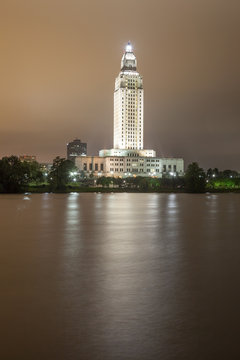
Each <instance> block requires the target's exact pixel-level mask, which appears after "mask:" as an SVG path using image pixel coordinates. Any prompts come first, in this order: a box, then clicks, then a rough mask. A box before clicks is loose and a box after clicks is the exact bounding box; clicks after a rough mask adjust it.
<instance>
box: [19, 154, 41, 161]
mask: <svg viewBox="0 0 240 360" xmlns="http://www.w3.org/2000/svg"><path fill="white" fill-rule="evenodd" d="M19 160H20V161H21V162H24V161H26V162H33V161H37V157H36V156H35V155H20V156H19Z"/></svg>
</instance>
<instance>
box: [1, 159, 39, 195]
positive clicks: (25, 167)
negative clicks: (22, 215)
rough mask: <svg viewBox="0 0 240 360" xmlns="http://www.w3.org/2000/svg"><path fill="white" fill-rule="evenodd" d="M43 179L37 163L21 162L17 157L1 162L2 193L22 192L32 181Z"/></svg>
mask: <svg viewBox="0 0 240 360" xmlns="http://www.w3.org/2000/svg"><path fill="white" fill-rule="evenodd" d="M40 179H42V172H41V170H40V165H39V164H38V163H37V162H36V161H35V162H33V163H32V162H30V163H28V162H26V161H24V162H21V161H20V160H19V158H18V157H17V156H13V155H12V156H10V157H4V158H2V160H0V184H1V186H0V190H1V192H9V193H11V192H13V193H14V192H20V191H23V189H24V187H25V186H26V185H28V184H29V183H30V182H31V181H37V180H40Z"/></svg>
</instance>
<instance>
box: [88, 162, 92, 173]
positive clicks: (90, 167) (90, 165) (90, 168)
mask: <svg viewBox="0 0 240 360" xmlns="http://www.w3.org/2000/svg"><path fill="white" fill-rule="evenodd" d="M89 170H90V171H92V163H91V164H89Z"/></svg>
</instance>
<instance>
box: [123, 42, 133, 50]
mask: <svg viewBox="0 0 240 360" xmlns="http://www.w3.org/2000/svg"><path fill="white" fill-rule="evenodd" d="M125 50H126V52H132V50H133V49H132V44H131V42H130V40H129V41H128V43H127V45H126V48H125Z"/></svg>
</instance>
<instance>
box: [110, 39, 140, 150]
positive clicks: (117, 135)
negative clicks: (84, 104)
mask: <svg viewBox="0 0 240 360" xmlns="http://www.w3.org/2000/svg"><path fill="white" fill-rule="evenodd" d="M143 96H144V93H143V80H142V77H141V75H140V74H139V73H138V72H137V60H136V57H135V55H134V54H133V51H132V46H131V44H130V43H128V45H127V46H126V51H125V53H124V54H123V57H122V61H121V71H120V74H119V75H118V77H117V78H116V80H115V91H114V149H137V150H140V149H143V116H144V114H143V111H144V109H143V103H144V98H143Z"/></svg>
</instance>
